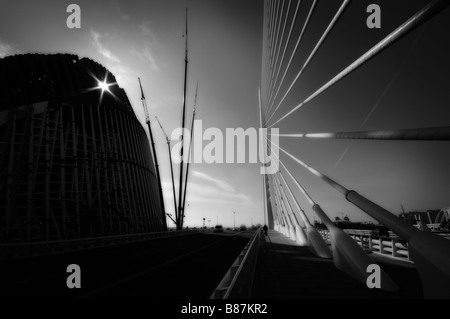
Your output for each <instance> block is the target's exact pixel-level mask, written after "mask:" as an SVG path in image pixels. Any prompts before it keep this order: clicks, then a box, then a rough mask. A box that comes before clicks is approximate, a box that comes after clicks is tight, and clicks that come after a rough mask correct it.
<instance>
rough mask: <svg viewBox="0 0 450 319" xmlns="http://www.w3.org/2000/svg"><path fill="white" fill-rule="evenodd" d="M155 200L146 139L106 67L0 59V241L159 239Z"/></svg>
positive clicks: (47, 58)
mask: <svg viewBox="0 0 450 319" xmlns="http://www.w3.org/2000/svg"><path fill="white" fill-rule="evenodd" d="M98 80H100V81H102V82H103V81H104V80H106V83H114V84H113V85H111V86H110V87H109V89H108V90H104V91H103V90H101V89H99V83H98ZM159 198H160V197H159V188H158V183H157V180H156V177H155V168H154V164H153V159H152V153H151V150H150V146H149V142H148V139H147V135H146V132H145V130H144V128H143V127H142V125H141V124H140V122H139V121H138V120H137V118H136V115H135V114H134V112H133V108H132V106H131V104H130V102H129V100H128V98H127V96H126V94H125V92H124V90H123V89H121V88H120V87H119V86H118V85H117V84H116V80H115V77H114V76H113V75H112V74H111V73H109V72H108V70H107V69H106V68H104V67H103V66H101V65H100V64H98V63H96V62H94V61H92V60H89V59H86V58H83V59H79V58H78V56H76V55H68V54H64V55H63V54H57V55H39V54H26V55H16V56H11V57H6V58H3V59H0V242H3V243H4V242H31V241H47V240H49V241H52V240H60V239H72V238H74V239H75V238H86V237H99V236H110V235H122V234H133V233H142V232H152V231H162V230H163V229H164V223H165V216H164V214H163V212H162V211H161V207H160V201H159Z"/></svg>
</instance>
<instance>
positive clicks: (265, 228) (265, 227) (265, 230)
mask: <svg viewBox="0 0 450 319" xmlns="http://www.w3.org/2000/svg"><path fill="white" fill-rule="evenodd" d="M263 230H264V235H266V236H267V230H268V228H267V225H264V227H263Z"/></svg>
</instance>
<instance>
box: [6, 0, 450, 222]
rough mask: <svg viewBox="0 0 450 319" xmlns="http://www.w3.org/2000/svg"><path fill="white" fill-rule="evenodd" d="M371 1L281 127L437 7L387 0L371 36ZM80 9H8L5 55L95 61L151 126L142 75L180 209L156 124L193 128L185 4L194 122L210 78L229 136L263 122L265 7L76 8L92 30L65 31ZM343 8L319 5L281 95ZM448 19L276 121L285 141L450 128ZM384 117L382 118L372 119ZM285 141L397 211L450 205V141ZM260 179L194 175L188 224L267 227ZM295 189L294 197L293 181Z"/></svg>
mask: <svg viewBox="0 0 450 319" xmlns="http://www.w3.org/2000/svg"><path fill="white" fill-rule="evenodd" d="M311 2H312V1H308V0H305V1H303V2H302V4H301V7H300V12H301V14H300V17H299V19H298V21H297V22H296V24H295V28H294V32H293V34H292V40H291V41H290V42H289V43H288V46H287V47H288V50H287V52H291V51H292V49H293V46H294V43H295V42H294V40H296V38H297V37H298V35H299V32H300V29H301V25H302V23H303V21H304V19H305V17H306V14H307V10H308V8H309V6H310V5H311ZM372 2H374V1H372ZM372 2H369V1H353V2H352V3H351V4H350V6H349V8H348V9H347V10H346V11H345V13H344V16H343V18H342V19H341V20H340V21H339V22H338V23H337V25H336V28H335V29H333V31H332V33H331V36H330V37H329V38H328V39H327V40H326V41H325V43H324V45H323V46H322V47H321V48H320V50H319V51H318V53H317V54H316V56H315V57H314V58H313V60H312V61H311V64H310V65H309V66H308V68H307V69H306V71H305V72H304V74H303V75H302V77H301V78H300V80H299V81H298V82H297V83H296V84H295V86H294V89H293V92H292V93H290V94H289V95H288V96H287V98H286V100H285V101H284V102H283V104H282V105H281V106H280V108H279V110H278V111H277V113H276V114H275V115H274V120H276V119H278V118H280V117H281V116H282V115H284V114H285V113H287V112H288V111H289V110H290V109H292V108H293V106H295V105H297V104H298V103H299V102H301V101H302V100H303V99H305V98H306V97H307V96H308V95H309V94H311V93H312V92H313V91H314V90H316V89H317V88H319V87H320V86H321V85H322V84H324V83H325V82H326V81H328V80H329V79H330V78H331V77H332V76H334V75H335V74H337V73H338V72H339V71H340V70H341V69H343V68H344V67H346V66H347V65H348V64H350V63H351V62H352V61H353V60H355V59H356V58H358V57H359V56H360V55H361V54H362V53H364V52H365V51H367V50H368V49H370V48H371V47H372V46H373V45H374V44H376V43H377V42H378V41H380V40H381V39H382V38H383V37H384V36H386V35H387V34H388V33H390V32H391V31H392V30H393V29H394V28H396V27H397V26H399V25H400V24H401V23H403V22H404V21H405V20H406V19H407V18H409V17H410V16H411V15H412V14H413V13H415V12H416V11H417V10H419V9H420V8H421V7H423V6H424V5H425V4H426V3H427V1H419V0H417V1H406V0H402V1H395V4H394V3H392V1H376V3H378V4H379V5H380V7H381V10H382V11H381V12H382V15H381V17H382V20H381V21H382V27H381V29H368V28H367V27H366V18H367V16H368V13H366V7H367V6H368V5H369V4H370V3H372ZM70 3H73V1H55V0H52V1H51V0H42V1H39V2H31V1H24V0H16V1H8V2H6V1H3V0H2V1H1V6H2V10H1V11H0V58H1V57H4V56H6V55H10V54H16V53H36V52H38V53H73V54H77V55H78V56H79V57H80V58H82V57H89V58H91V59H93V60H95V61H97V62H99V63H101V64H103V65H104V66H105V67H107V68H108V69H109V70H110V71H111V72H112V73H113V74H114V75H115V77H116V79H117V82H118V84H119V86H120V87H122V88H124V89H125V91H126V92H127V95H128V97H129V99H130V101H131V104H132V106H133V108H134V111H135V113H136V115H137V117H138V119H139V120H140V121H141V123H142V124H143V125H144V124H145V116H144V112H143V109H142V105H141V101H140V97H141V95H140V91H139V86H138V81H137V78H138V77H140V78H141V80H142V83H143V86H144V92H145V94H146V98H147V105H148V107H149V112H150V114H151V118H152V122H151V123H152V128H153V134H154V136H155V141H156V149H157V155H158V160H159V162H160V166H161V175H162V184H163V190H164V198H165V206H166V210H167V212H169V213H173V199H172V189H171V179H170V168H169V161H168V152H167V144H166V143H165V137H164V135H163V134H162V132H161V130H160V129H159V127H158V125H157V122H156V121H155V119H154V116H157V117H158V118H159V119H160V121H161V123H162V124H163V126H164V129H165V131H166V132H168V133H170V132H172V131H173V130H174V129H175V128H177V127H180V126H181V111H182V100H183V76H184V44H185V42H184V40H185V39H184V38H183V37H182V35H183V34H184V26H185V18H184V17H185V8H188V10H189V22H188V25H189V67H188V86H187V110H186V114H187V116H186V123H190V121H191V116H192V107H193V104H194V96H195V88H196V83H197V81H198V82H199V92H198V100H197V119H201V120H202V121H203V122H202V125H203V128H204V129H205V128H208V127H217V128H219V129H221V130H223V131H225V129H226V128H238V127H242V128H244V129H246V128H252V127H258V126H259V109H258V108H259V105H258V87H259V86H260V84H261V68H262V51H263V43H262V37H263V15H264V11H263V10H264V1H262V0H261V1H258V0H245V1H229V0H179V1H175V0H171V1H167V0H150V1H137V0H129V1H120V0H103V1H95V2H93V1H84V0H83V1H80V0H77V1H76V2H75V3H76V4H78V5H79V6H80V7H81V28H80V29H68V28H67V26H66V19H67V17H68V15H69V13H67V12H66V8H67V6H68V5H69V4H70ZM286 3H287V1H286ZM293 3H296V1H293ZM340 4H341V1H322V2H319V4H318V6H317V8H316V11H315V13H314V15H313V18H312V20H311V24H310V26H309V27H308V29H307V32H306V33H305V37H304V39H303V40H302V44H301V50H300V51H299V53H298V54H296V56H295V58H294V60H293V63H292V66H291V68H290V70H289V72H288V73H287V76H286V82H285V83H283V85H282V90H281V91H282V92H283V90H285V89H286V88H287V85H288V84H290V81H292V79H293V78H294V77H295V75H296V73H297V72H298V70H299V69H300V68H301V66H302V64H303V62H304V60H305V58H306V57H307V56H308V54H309V52H310V51H311V49H312V47H313V46H314V45H315V43H316V42H317V41H318V39H319V37H320V35H321V34H322V32H323V31H324V30H325V28H326V27H327V25H328V23H329V21H330V20H331V19H332V17H333V15H334V14H335V12H336V11H337V9H338V7H339V6H340ZM285 8H287V5H286V7H285ZM449 15H450V12H449V10H448V9H447V10H446V11H445V12H443V13H441V14H440V15H439V16H437V17H435V18H434V19H433V20H432V21H431V22H430V23H428V24H427V25H426V27H425V28H420V29H419V30H416V31H414V32H413V33H411V34H410V35H408V36H407V37H405V38H404V39H402V40H401V41H400V42H399V43H397V44H395V45H394V46H393V47H392V48H390V49H388V50H387V51H386V52H384V53H383V54H381V55H380V56H378V57H377V58H375V59H374V60H373V61H371V62H370V63H368V64H367V65H365V66H364V67H362V68H361V69H360V70H358V71H356V72H354V73H353V74H352V75H351V76H349V77H348V78H346V79H345V80H344V81H342V82H340V83H339V84H337V85H335V86H334V87H332V88H331V89H329V90H328V91H326V92H325V93H324V94H322V95H320V96H319V97H318V98H316V99H315V100H313V101H312V102H311V103H309V104H308V105H307V106H305V107H304V108H302V109H300V110H298V111H296V112H295V113H293V114H292V115H291V116H290V117H288V118H286V119H285V120H283V121H281V122H280V123H279V124H277V127H279V129H280V133H313V132H339V131H353V130H355V131H359V130H381V129H399V128H416V127H435V126H448V125H449V121H450V107H448V105H449V102H450V101H449V100H450V98H449V93H448V89H447V87H448V74H450V62H449V60H448V59H447V57H448V56H449V55H450V52H449V51H450V45H449V41H450V37H448V34H449V32H450V31H449V30H450V28H449V26H448V22H447V21H449V18H450V17H449ZM290 17H291V18H292V16H290ZM288 21H289V19H288ZM283 41H286V37H285V38H284V39H283ZM281 43H282V44H284V42H281ZM375 106H376V107H375ZM372 109H375V111H373V112H372V113H371V110H372ZM370 113H371V115H370V116H369V117H368V114H370ZM367 117H368V119H367V121H365V119H366V118H367ZM280 145H281V147H282V148H284V149H286V150H287V151H289V152H290V153H292V154H293V155H295V156H297V157H299V158H300V159H302V160H303V161H305V162H306V163H307V164H309V165H311V166H313V167H314V168H316V169H318V170H319V171H321V172H323V173H326V174H327V175H329V176H330V177H332V178H334V179H336V180H337V181H338V182H340V183H342V184H343V185H344V186H346V187H348V188H351V189H355V190H357V191H358V192H359V193H360V194H362V195H365V196H366V197H368V198H369V199H371V200H373V201H375V202H376V203H378V204H380V205H381V206H383V207H385V208H386V209H388V210H390V211H392V212H393V213H399V212H401V206H400V205H403V206H404V207H405V209H406V210H421V209H425V210H426V209H439V208H442V207H445V206H450V196H449V194H450V183H449V180H450V169H449V167H448V160H447V158H448V157H449V155H450V154H449V153H450V147H449V146H450V145H449V143H448V142H412V141H411V142H394V141H354V142H350V141H348V140H295V139H286V138H282V139H281V141H280ZM346 150H347V151H346ZM344 152H345V154H344ZM343 154H344V156H343ZM281 159H282V161H283V162H284V163H285V164H286V165H287V166H288V168H289V169H290V170H291V171H292V172H293V173H294V175H295V176H296V177H298V178H299V179H301V180H302V182H303V184H304V185H305V186H306V188H307V190H308V192H309V193H311V195H312V197H313V199H315V200H316V201H317V202H318V203H320V204H321V206H322V207H323V208H324V210H325V211H326V212H327V213H328V214H329V215H330V217H332V218H334V217H335V216H342V215H343V214H346V215H348V216H349V217H350V219H351V220H355V221H361V220H371V219H370V218H369V217H368V216H367V215H365V214H364V213H362V212H361V211H360V210H359V209H357V208H355V207H353V206H352V205H350V204H349V203H347V202H346V201H345V199H343V198H342V196H341V195H340V194H339V193H336V191H334V190H333V189H332V188H331V187H329V186H328V185H326V184H324V183H323V182H322V181H320V180H317V178H315V177H314V176H312V175H310V174H309V173H308V172H306V171H305V170H303V169H302V168H300V167H299V166H298V165H296V164H295V163H294V162H293V161H291V160H289V159H288V158H286V157H285V156H283V155H282V156H281ZM259 169H260V165H259V164H193V165H191V175H190V177H189V182H190V185H189V188H188V194H187V200H186V202H187V203H186V205H187V207H186V219H185V223H186V225H187V226H190V227H194V226H200V225H202V222H203V218H205V219H206V225H207V226H213V225H215V224H216V223H217V222H218V223H219V224H223V225H224V226H226V227H232V226H233V225H234V224H235V225H236V226H238V225H240V224H247V225H250V224H251V223H254V224H256V223H264V218H263V212H264V206H263V200H262V193H263V192H262V177H261V175H260V174H259ZM175 176H178V167H175ZM176 180H177V181H178V178H176ZM291 186H292V187H293V189H294V186H293V184H291ZM177 194H178V192H177ZM298 200H299V201H300V203H301V205H302V207H303V208H304V209H305V211H306V212H307V214H308V216H309V217H310V218H311V219H312V220H313V219H314V216H313V215H312V212H311V208H310V207H308V204H307V202H306V201H305V200H304V198H302V197H301V195H299V196H298ZM234 212H235V214H234ZM208 221H210V222H208Z"/></svg>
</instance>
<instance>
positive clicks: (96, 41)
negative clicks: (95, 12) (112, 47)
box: [91, 29, 120, 63]
mask: <svg viewBox="0 0 450 319" xmlns="http://www.w3.org/2000/svg"><path fill="white" fill-rule="evenodd" d="M91 37H92V40H93V45H94V48H95V49H96V50H97V52H98V53H100V54H101V55H103V56H104V57H105V58H107V59H108V60H110V61H112V62H116V63H120V59H119V58H118V57H116V56H115V55H113V54H112V53H111V51H109V50H108V49H106V48H105V47H104V45H103V43H102V42H101V38H102V36H101V35H100V34H99V33H97V32H95V31H94V30H92V29H91Z"/></svg>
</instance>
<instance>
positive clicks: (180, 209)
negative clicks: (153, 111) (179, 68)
mask: <svg viewBox="0 0 450 319" xmlns="http://www.w3.org/2000/svg"><path fill="white" fill-rule="evenodd" d="M185 36H186V39H185V40H186V44H185V58H184V94H183V116H182V119H181V129H182V130H183V132H182V133H181V163H180V183H179V193H178V216H177V217H178V218H176V220H177V222H178V225H177V229H179V230H181V229H183V215H184V211H183V206H182V194H183V167H184V166H183V165H184V162H183V157H184V126H185V119H186V91H187V71H188V10H187V8H186V35H185Z"/></svg>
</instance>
